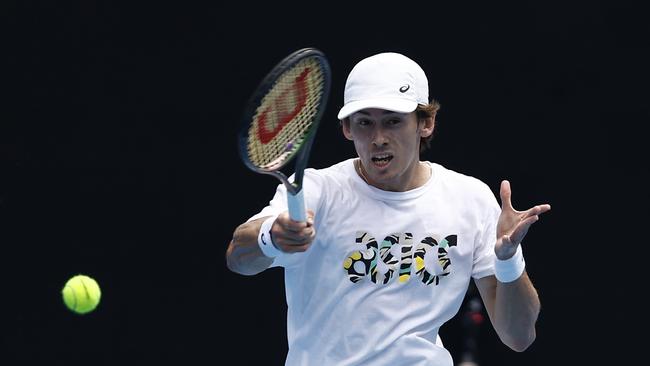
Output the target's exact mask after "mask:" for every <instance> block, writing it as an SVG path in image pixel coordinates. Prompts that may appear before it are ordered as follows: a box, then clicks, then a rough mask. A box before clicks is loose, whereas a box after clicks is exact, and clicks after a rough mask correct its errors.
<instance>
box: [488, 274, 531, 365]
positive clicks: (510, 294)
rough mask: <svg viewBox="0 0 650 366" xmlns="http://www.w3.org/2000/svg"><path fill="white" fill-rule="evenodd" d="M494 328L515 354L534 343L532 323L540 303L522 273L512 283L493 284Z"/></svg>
mask: <svg viewBox="0 0 650 366" xmlns="http://www.w3.org/2000/svg"><path fill="white" fill-rule="evenodd" d="M495 292H496V296H495V303H494V323H495V324H494V326H495V329H496V331H497V333H498V334H499V337H500V338H501V340H502V341H503V343H505V344H506V345H508V346H509V347H510V348H512V349H513V350H515V351H519V352H521V351H524V350H525V349H526V348H528V347H529V346H530V345H531V344H532V343H533V341H534V340H535V323H536V321H537V316H538V315H539V310H540V302H539V297H538V295H537V291H536V290H535V288H534V286H533V284H532V283H531V281H530V278H528V274H527V273H526V272H525V271H524V273H523V274H522V275H521V276H520V277H519V278H518V279H517V280H515V281H513V282H508V283H503V282H499V281H496V291H495Z"/></svg>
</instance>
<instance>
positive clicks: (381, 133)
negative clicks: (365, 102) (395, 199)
mask: <svg viewBox="0 0 650 366" xmlns="http://www.w3.org/2000/svg"><path fill="white" fill-rule="evenodd" d="M343 133H344V134H345V136H346V137H347V138H348V139H349V140H351V141H354V147H355V149H356V151H357V154H358V155H359V157H360V158H361V161H362V163H363V166H364V168H365V175H366V177H367V178H368V179H369V180H370V181H371V182H372V184H373V185H374V186H377V187H378V188H382V189H384V190H391V191H402V190H404V189H405V187H407V186H408V184H409V183H410V179H411V177H412V173H413V171H414V167H415V166H417V164H418V162H419V160H420V156H419V148H420V137H421V136H422V134H421V128H420V126H418V120H417V116H416V113H415V112H411V113H406V114H405V113H397V112H391V111H387V110H383V109H375V108H369V109H364V110H361V111H359V112H356V113H353V114H352V115H350V117H349V123H344V124H343Z"/></svg>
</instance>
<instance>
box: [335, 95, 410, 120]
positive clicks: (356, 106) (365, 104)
mask: <svg viewBox="0 0 650 366" xmlns="http://www.w3.org/2000/svg"><path fill="white" fill-rule="evenodd" d="M417 106H418V103H417V102H414V101H412V100H406V99H396V98H383V99H382V98H376V99H364V100H357V101H353V102H349V103H348V104H346V105H344V106H343V108H341V110H340V111H339V114H338V119H339V120H342V119H344V118H346V117H348V116H349V115H351V114H352V113H355V112H358V111H360V110H362V109H366V108H379V109H385V110H388V111H393V112H398V113H411V112H413V111H414V110H415V108H417Z"/></svg>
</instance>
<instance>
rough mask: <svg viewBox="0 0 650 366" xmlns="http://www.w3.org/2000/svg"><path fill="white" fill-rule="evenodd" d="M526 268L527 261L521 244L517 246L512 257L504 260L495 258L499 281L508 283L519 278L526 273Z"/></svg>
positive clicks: (496, 273) (495, 268) (495, 272)
mask: <svg viewBox="0 0 650 366" xmlns="http://www.w3.org/2000/svg"><path fill="white" fill-rule="evenodd" d="M525 268H526V261H524V254H523V252H522V250H521V245H519V246H518V247H517V251H516V252H515V254H514V255H513V256H512V257H510V258H508V259H504V260H501V259H499V258H495V259H494V275H495V276H496V277H497V280H499V282H503V283H508V282H512V281H514V280H516V279H518V278H519V277H520V276H521V275H522V273H524V269H525Z"/></svg>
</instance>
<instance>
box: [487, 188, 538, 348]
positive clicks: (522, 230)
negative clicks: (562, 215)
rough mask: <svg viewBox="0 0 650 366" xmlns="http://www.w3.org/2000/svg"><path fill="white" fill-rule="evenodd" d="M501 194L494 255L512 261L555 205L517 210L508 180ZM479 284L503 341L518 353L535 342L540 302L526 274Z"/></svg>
mask: <svg viewBox="0 0 650 366" xmlns="http://www.w3.org/2000/svg"><path fill="white" fill-rule="evenodd" d="M500 195H501V214H500V215H499V220H498V223H497V235H496V244H495V248H494V252H495V254H496V257H497V259H498V260H508V259H510V258H511V257H513V256H514V255H515V253H516V252H517V248H518V247H519V245H521V242H522V240H523V238H524V237H525V236H526V233H527V232H528V229H529V228H530V226H531V225H532V224H533V223H535V222H536V221H537V220H539V215H541V214H543V213H544V212H547V211H549V210H550V209H551V206H550V205H548V204H543V205H537V206H534V207H532V208H530V209H528V210H525V211H517V210H515V209H514V208H513V207H512V203H511V201H510V197H511V190H510V183H509V182H508V181H503V182H501V189H500ZM476 285H477V288H478V290H479V292H480V293H481V298H482V299H483V302H484V304H485V308H486V310H487V312H488V315H489V317H490V320H491V322H492V325H493V326H494V329H495V331H496V333H497V334H498V335H499V338H500V339H501V341H502V342H503V343H504V344H506V345H507V346H508V347H510V348H511V349H513V350H515V351H518V352H521V351H524V350H525V349H527V348H528V347H529V346H530V345H531V344H532V343H533V341H534V340H535V336H536V333H535V323H536V322H537V317H538V315H539V310H540V301H539V297H538V294H537V290H535V287H534V286H533V284H532V282H531V280H530V278H529V277H528V274H527V273H526V271H525V270H524V271H523V273H522V274H521V276H519V277H518V278H516V279H514V280H513V281H509V282H501V281H499V280H497V278H496V277H495V276H487V277H483V278H480V279H477V280H476Z"/></svg>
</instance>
